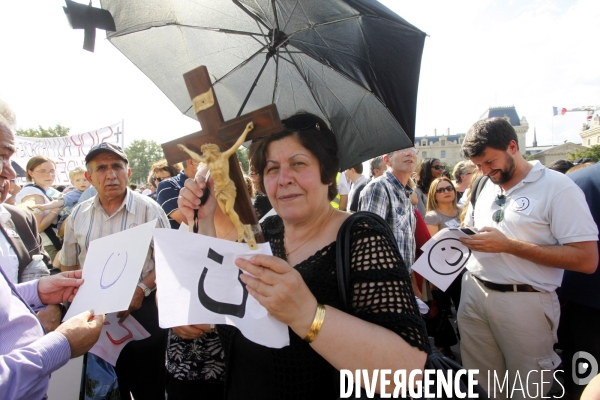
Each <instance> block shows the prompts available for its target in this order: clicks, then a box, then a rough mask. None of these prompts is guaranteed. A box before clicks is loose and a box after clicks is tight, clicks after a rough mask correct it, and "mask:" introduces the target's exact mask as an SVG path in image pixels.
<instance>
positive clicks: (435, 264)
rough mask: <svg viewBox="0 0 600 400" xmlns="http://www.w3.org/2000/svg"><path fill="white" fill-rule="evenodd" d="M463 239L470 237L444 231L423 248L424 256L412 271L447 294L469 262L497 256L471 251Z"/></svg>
mask: <svg viewBox="0 0 600 400" xmlns="http://www.w3.org/2000/svg"><path fill="white" fill-rule="evenodd" d="M461 237H469V235H467V234H466V233H463V232H461V231H460V230H457V229H448V228H445V229H442V230H441V231H439V232H438V233H436V234H435V235H433V237H432V238H431V239H429V240H428V241H427V243H425V244H424V245H423V247H421V250H423V254H422V255H421V257H419V259H418V260H417V262H415V263H414V264H413V266H412V269H413V270H414V271H416V272H418V273H419V274H420V275H422V276H423V277H424V278H425V279H427V280H428V281H429V282H431V283H433V284H434V285H435V286H437V287H438V288H440V289H441V290H443V291H444V292H445V291H446V289H448V287H449V286H450V284H451V283H452V282H453V281H454V279H456V277H457V276H458V275H459V274H460V273H461V271H462V270H463V269H464V268H465V267H466V265H467V263H468V262H469V261H471V260H473V259H482V258H486V257H493V256H494V255H495V253H482V252H479V251H475V252H473V251H471V250H470V249H469V248H468V247H467V246H465V245H464V244H462V242H461V241H460V239H459V238H461Z"/></svg>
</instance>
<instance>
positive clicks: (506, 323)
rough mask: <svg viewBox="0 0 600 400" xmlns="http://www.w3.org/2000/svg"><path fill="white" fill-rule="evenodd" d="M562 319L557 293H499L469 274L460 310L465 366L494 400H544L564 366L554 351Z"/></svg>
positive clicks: (464, 279)
mask: <svg viewBox="0 0 600 400" xmlns="http://www.w3.org/2000/svg"><path fill="white" fill-rule="evenodd" d="M559 319H560V305H559V303H558V297H557V295H556V292H551V293H523V292H498V291H495V290H491V289H488V288H487V287H485V286H483V284H482V283H481V282H480V281H479V280H477V279H476V278H475V277H474V276H473V275H471V273H470V272H466V273H465V274H464V276H463V282H462V291H461V300H460V308H459V310H458V327H459V329H460V335H461V343H460V347H461V356H462V361H463V365H464V367H465V368H467V369H478V370H479V375H477V380H478V381H479V384H480V385H481V386H482V387H483V388H484V389H486V390H487V391H488V394H489V396H490V398H496V399H507V398H512V399H530V398H541V397H542V396H545V395H546V393H547V392H548V391H549V390H550V388H551V386H552V380H553V372H552V371H553V370H554V369H555V368H556V367H557V366H558V365H559V364H560V358H559V357H558V355H557V354H556V353H555V352H554V350H553V345H554V343H556V341H557V336H556V331H557V328H558V321H559ZM569 362H570V360H569ZM542 370H546V372H544V373H543V374H542ZM494 372H495V376H497V378H496V379H495V378H494ZM505 378H508V379H507V381H506V383H505V382H504V381H505ZM495 383H496V384H495ZM502 385H504V388H503V390H502V391H501V389H500V387H501V386H502ZM494 386H495V387H494ZM540 388H542V389H541V390H540Z"/></svg>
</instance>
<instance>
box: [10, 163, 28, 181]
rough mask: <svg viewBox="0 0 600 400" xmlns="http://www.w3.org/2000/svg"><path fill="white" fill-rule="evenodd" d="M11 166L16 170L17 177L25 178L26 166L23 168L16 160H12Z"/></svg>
mask: <svg viewBox="0 0 600 400" xmlns="http://www.w3.org/2000/svg"><path fill="white" fill-rule="evenodd" d="M10 166H11V167H12V168H13V169H14V170H15V173H16V174H17V177H19V178H25V177H26V176H27V174H26V173H25V168H23V167H21V166H20V165H19V164H17V162H16V161H11V162H10Z"/></svg>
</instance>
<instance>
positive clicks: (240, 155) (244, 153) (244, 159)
mask: <svg viewBox="0 0 600 400" xmlns="http://www.w3.org/2000/svg"><path fill="white" fill-rule="evenodd" d="M235 155H236V156H237V159H238V161H239V162H241V163H242V170H243V171H242V172H243V173H244V174H246V175H248V168H250V161H248V149H247V148H245V147H244V146H240V148H239V149H237V150H236V152H235Z"/></svg>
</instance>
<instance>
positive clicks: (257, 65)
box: [101, 0, 426, 169]
mask: <svg viewBox="0 0 600 400" xmlns="http://www.w3.org/2000/svg"><path fill="white" fill-rule="evenodd" d="M101 4H102V8H104V9H106V10H108V11H110V13H111V14H112V16H113V18H114V20H115V25H116V32H107V37H108V39H109V40H110V42H111V43H112V44H113V45H115V46H116V47H117V48H118V49H119V50H120V51H121V52H122V53H123V54H125V55H126V56H127V57H128V58H129V59H130V60H131V61H132V62H133V63H134V64H135V65H136V66H137V67H138V68H140V69H141V70H142V72H144V73H145V74H146V75H147V76H148V77H149V78H150V79H151V80H152V81H153V82H154V83H155V84H156V85H157V86H158V87H159V88H160V89H161V90H162V91H163V92H164V93H165V94H166V95H167V97H168V98H169V99H170V100H171V101H172V102H173V103H174V104H175V105H176V106H177V107H178V108H179V109H180V110H181V111H182V112H183V113H185V114H186V115H188V116H189V117H191V118H196V116H195V114H194V111H193V109H192V107H191V100H190V98H189V95H188V92H187V89H186V87H185V83H184V81H183V78H182V75H183V74H184V73H186V72H187V71H190V70H192V69H194V68H196V67H198V66H200V65H205V66H206V67H207V68H208V72H209V73H210V75H211V79H212V81H213V87H214V90H215V93H216V95H217V97H218V99H219V103H220V105H221V110H222V113H223V117H224V119H225V120H226V121H227V120H229V119H231V118H234V117H235V116H237V115H239V114H240V113H241V112H242V110H243V111H245V112H249V111H253V110H256V109H258V108H260V107H263V106H266V105H268V104H271V103H275V104H276V105H277V109H278V111H279V114H280V116H281V118H282V119H284V118H286V117H289V116H291V115H293V114H295V113H296V112H298V111H307V112H311V113H313V114H315V115H318V116H320V117H321V118H323V119H324V120H326V121H328V123H329V124H330V128H331V129H332V130H333V132H334V134H335V135H336V137H337V139H338V143H339V145H340V158H341V167H342V169H346V168H349V167H351V166H353V165H356V164H358V163H360V162H362V161H364V160H366V159H369V158H372V157H375V156H379V155H381V154H384V153H387V152H390V151H393V150H397V149H402V148H406V147H410V146H412V145H413V140H414V135H415V115H416V102H417V89H418V82H419V72H420V65H421V56H422V52H423V45H424V41H425V36H426V35H425V33H424V32H422V31H420V30H419V29H417V28H415V27H414V26H413V25H411V24H409V23H408V22H406V21H405V20H404V19H402V18H401V17H399V16H398V15H396V14H395V13H393V12H392V11H390V10H389V9H387V8H386V7H384V6H383V5H381V4H379V3H378V2H377V1H374V0H328V1H322V0H233V1H232V0H187V1H183V0H101ZM249 94H250V95H249Z"/></svg>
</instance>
